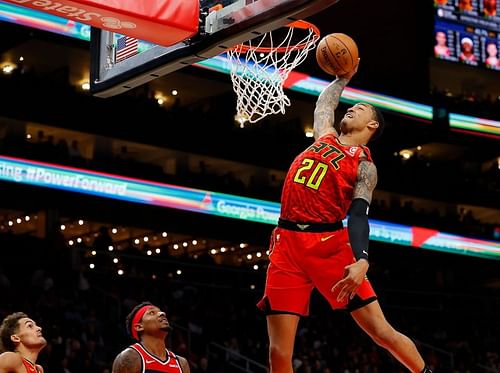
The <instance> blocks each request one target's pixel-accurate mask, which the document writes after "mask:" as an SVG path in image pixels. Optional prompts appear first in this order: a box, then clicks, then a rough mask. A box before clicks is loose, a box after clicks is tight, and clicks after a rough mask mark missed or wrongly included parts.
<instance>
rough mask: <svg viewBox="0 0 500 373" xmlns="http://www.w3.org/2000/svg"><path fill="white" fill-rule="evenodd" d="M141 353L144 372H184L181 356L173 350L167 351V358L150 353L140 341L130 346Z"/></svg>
mask: <svg viewBox="0 0 500 373" xmlns="http://www.w3.org/2000/svg"><path fill="white" fill-rule="evenodd" d="M130 348H133V349H134V350H136V351H137V352H138V353H139V355H141V360H142V373H182V367H181V364H180V362H179V358H178V357H177V355H176V354H174V353H173V352H172V351H169V350H166V351H167V358H166V360H161V359H159V358H158V357H157V356H155V355H153V354H150V353H149V352H148V351H147V350H146V349H145V348H144V346H143V345H141V344H140V343H136V344H133V345H132V346H130Z"/></svg>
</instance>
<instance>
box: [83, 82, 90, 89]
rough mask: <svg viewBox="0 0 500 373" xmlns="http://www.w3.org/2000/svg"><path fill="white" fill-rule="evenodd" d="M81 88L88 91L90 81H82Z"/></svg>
mask: <svg viewBox="0 0 500 373" xmlns="http://www.w3.org/2000/svg"><path fill="white" fill-rule="evenodd" d="M82 89H83V90H84V91H88V90H89V89H90V83H89V82H83V83H82Z"/></svg>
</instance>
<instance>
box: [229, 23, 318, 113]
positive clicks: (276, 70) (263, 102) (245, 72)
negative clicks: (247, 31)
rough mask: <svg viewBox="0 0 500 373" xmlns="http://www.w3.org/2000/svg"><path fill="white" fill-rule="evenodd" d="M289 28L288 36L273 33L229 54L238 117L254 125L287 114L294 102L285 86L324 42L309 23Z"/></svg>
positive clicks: (266, 34)
mask: <svg viewBox="0 0 500 373" xmlns="http://www.w3.org/2000/svg"><path fill="white" fill-rule="evenodd" d="M286 27H287V31H286V34H285V36H281V35H279V32H278V31H270V32H267V33H265V34H264V35H261V36H259V37H258V38H257V39H253V40H249V41H247V42H246V43H243V44H239V45H237V46H235V47H233V48H231V49H229V50H228V51H227V57H228V60H229V63H230V65H231V80H232V82H233V89H234V92H235V93H236V96H237V102H236V115H237V116H238V117H240V118H245V119H246V120H247V121H249V122H250V123H255V122H257V121H259V120H261V119H262V118H264V117H265V116H267V115H269V114H277V113H282V114H284V113H285V108H286V106H290V99H289V98H288V97H287V96H286V94H285V93H284V91H283V84H284V83H285V81H286V80H287V78H288V75H289V74H290V71H292V70H293V69H294V68H295V67H297V66H298V65H300V64H301V63H302V62H303V61H304V60H305V59H306V57H307V54H308V53H309V51H310V50H311V49H313V48H314V47H315V45H316V42H317V41H318V40H319V38H320V32H319V30H318V28H317V27H316V26H315V25H313V24H312V23H309V22H306V21H295V22H292V23H290V24H288V25H286ZM273 33H274V36H273ZM297 34H299V36H297ZM300 34H305V35H300ZM273 39H274V40H273ZM277 39H280V40H281V41H280V40H277Z"/></svg>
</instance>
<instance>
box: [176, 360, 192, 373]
mask: <svg viewBox="0 0 500 373" xmlns="http://www.w3.org/2000/svg"><path fill="white" fill-rule="evenodd" d="M179 363H180V364H181V368H182V373H190V372H191V369H190V368H189V363H188V361H187V360H186V359H185V358H183V357H182V356H179Z"/></svg>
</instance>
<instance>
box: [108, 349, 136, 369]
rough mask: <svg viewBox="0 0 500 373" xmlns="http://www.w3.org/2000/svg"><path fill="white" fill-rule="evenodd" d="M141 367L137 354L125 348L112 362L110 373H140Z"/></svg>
mask: <svg viewBox="0 0 500 373" xmlns="http://www.w3.org/2000/svg"><path fill="white" fill-rule="evenodd" d="M141 369H142V366H141V358H140V357H139V354H138V353H137V352H136V351H134V350H132V349H130V348H127V349H126V350H124V351H122V352H120V354H119V355H118V356H117V357H116V359H115V361H114V362H113V370H112V373H140V372H141Z"/></svg>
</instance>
